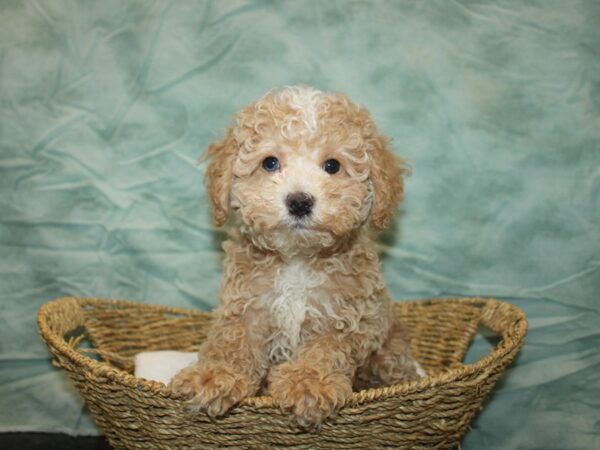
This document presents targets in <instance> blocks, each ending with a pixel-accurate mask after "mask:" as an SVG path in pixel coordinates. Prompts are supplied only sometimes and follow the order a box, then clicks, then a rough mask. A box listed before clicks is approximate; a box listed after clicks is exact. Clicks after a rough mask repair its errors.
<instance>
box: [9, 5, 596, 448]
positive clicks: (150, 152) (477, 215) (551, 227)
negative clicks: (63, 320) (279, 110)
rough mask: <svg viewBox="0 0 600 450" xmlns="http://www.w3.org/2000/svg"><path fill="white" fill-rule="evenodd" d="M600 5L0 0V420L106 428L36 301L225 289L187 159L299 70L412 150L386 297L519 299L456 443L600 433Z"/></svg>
mask: <svg viewBox="0 0 600 450" xmlns="http://www.w3.org/2000/svg"><path fill="white" fill-rule="evenodd" d="M599 24H600V2H598V1H595V0H588V1H586V0H581V1H577V0H573V1H564V0H556V1H551V0H548V1H526V2H525V1H517V0H498V1H466V0H453V1H447V0H439V1H428V0H423V1H409V0H406V1H368V0H367V1H366V0H360V1H358V0H356V1H341V0H340V1H334V0H328V1H319V0H300V1H278V0H273V1H266V0H265V1H258V0H257V1H187V2H186V1H172V2H167V1H146V0H143V1H142V0H139V1H116V0H114V1H113V0H110V1H96V2H94V1H77V0H52V1H40V0H3V1H2V2H0V431H15V430H35V431H62V432H67V433H71V434H97V433H98V432H99V431H98V430H97V428H95V426H94V424H93V422H92V421H91V419H90V418H89V415H88V414H87V412H86V410H85V407H84V405H83V402H82V400H81V398H80V397H79V396H78V395H77V393H76V392H75V391H74V389H73V388H72V387H71V384H70V382H69V381H68V379H67V378H66V376H65V375H64V374H63V373H62V372H60V371H58V370H56V369H54V368H52V367H51V365H50V358H49V354H48V352H47V350H46V348H45V347H44V345H43V344H42V343H41V341H40V339H39V337H38V334H37V330H36V323H35V315H36V312H37V310H38V308H39V306H40V305H41V304H42V303H44V302H47V301H49V300H51V299H53V298H55V297H58V296H65V295H71V296H95V297H110V298H125V299H135V300H140V301H144V302H147V303H156V304H166V305H174V306H179V307H190V308H200V309H207V310H208V309H211V308H213V307H214V306H215V305H216V303H217V293H218V288H219V284H220V277H221V256H222V252H221V249H220V247H219V242H220V236H219V234H218V233H219V231H218V230H215V229H214V228H213V226H212V223H211V218H210V210H209V206H208V202H207V198H206V193H205V190H204V187H203V184H202V177H203V172H204V170H205V166H204V165H202V164H198V163H197V159H198V157H199V156H200V154H201V153H202V151H203V150H204V149H205V148H206V147H207V145H208V144H209V143H210V142H211V141H213V140H214V139H217V138H218V137H220V136H222V134H223V131H224V129H225V128H226V127H227V126H228V125H229V123H230V120H231V117H232V115H233V114H234V113H235V112H236V111H237V110H239V109H240V108H241V107H242V106H244V105H245V104H247V103H248V102H250V101H252V100H254V99H256V98H258V97H259V96H261V95H262V94H264V93H265V92H266V91H268V90H269V89H271V88H273V87H276V86H283V85H290V84H298V83H304V84H309V85H314V86H316V87H318V88H321V89H323V90H333V91H340V92H344V93H346V94H348V95H349V96H350V98H352V99H353V100H355V101H356V102H357V103H360V104H363V105H365V106H367V107H368V108H369V109H370V111H371V112H372V115H373V116H374V118H375V120H376V122H377V123H378V125H379V127H380V129H381V131H382V132H383V133H385V134H387V135H389V136H390V137H392V138H393V140H394V150H395V151H396V152H397V154H398V155H401V156H402V157H404V158H405V159H406V160H407V161H408V162H409V164H410V165H411V167H412V176H411V177H410V178H408V179H407V180H406V201H405V202H404V204H403V205H402V207H401V209H400V211H399V214H398V216H397V219H396V221H395V224H394V227H393V229H392V230H389V231H388V232H386V233H384V234H383V235H382V236H381V239H380V244H381V249H382V253H383V254H382V264H383V270H384V274H385V278H386V280H387V283H388V285H389V289H390V291H391V292H392V294H393V296H394V298H396V299H403V298H425V297H438V296H495V297H498V298H501V299H504V300H506V301H510V302H512V303H515V304H517V305H519V306H520V307H522V308H523V309H524V311H525V312H526V314H527V315H528V317H529V319H530V333H529V335H528V337H527V341H526V345H525V347H524V349H523V351H522V352H521V354H520V356H519V358H518V360H517V361H516V363H515V364H514V366H513V367H512V368H511V370H509V371H508V372H507V373H506V376H505V377H504V378H503V379H502V381H501V382H500V383H499V385H498V387H497V389H496V391H495V392H494V394H493V395H492V397H491V398H490V399H489V401H488V402H487V403H486V405H485V409H484V410H483V411H482V413H481V414H480V415H479V416H478V418H477V420H476V421H475V422H474V424H473V428H472V430H471V431H470V432H469V433H468V434H467V435H466V437H465V439H464V448H466V449H546V450H551V449H597V448H600V437H599V436H600V421H599V418H600V351H599V347H600V333H599V328H600V314H599V313H600V300H599V292H600V26H599ZM477 346H479V347H481V348H484V347H482V346H483V342H478V343H477V344H476V349H477Z"/></svg>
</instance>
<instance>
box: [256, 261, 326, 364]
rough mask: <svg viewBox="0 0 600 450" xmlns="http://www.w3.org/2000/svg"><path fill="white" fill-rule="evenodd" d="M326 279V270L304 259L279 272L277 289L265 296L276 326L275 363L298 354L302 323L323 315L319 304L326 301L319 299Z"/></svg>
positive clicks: (272, 347) (271, 353)
mask: <svg viewBox="0 0 600 450" xmlns="http://www.w3.org/2000/svg"><path fill="white" fill-rule="evenodd" d="M326 281H327V275H326V274H325V273H322V272H318V271H315V270H313V269H311V268H310V267H308V266H306V265H305V264H304V263H302V262H301V261H292V262H290V263H289V264H287V265H286V266H283V267H282V268H281V269H280V270H278V271H277V273H276V276H275V279H274V280H273V290H272V292H270V293H268V294H267V295H266V298H265V301H266V302H267V303H268V308H269V310H270V313H271V320H272V321H273V325H274V331H273V334H272V336H271V345H270V351H269V357H270V359H271V360H272V361H273V362H281V361H285V360H288V359H290V358H292V357H293V356H294V355H295V354H296V350H297V348H298V345H299V344H300V343H301V340H302V336H301V334H302V324H303V323H304V321H305V320H306V319H307V317H309V316H310V317H311V318H313V319H318V316H320V315H321V313H320V311H319V309H317V308H316V307H315V304H316V303H317V302H320V301H326V299H319V296H323V294H322V292H323V289H322V286H323V285H324V284H325V282H326Z"/></svg>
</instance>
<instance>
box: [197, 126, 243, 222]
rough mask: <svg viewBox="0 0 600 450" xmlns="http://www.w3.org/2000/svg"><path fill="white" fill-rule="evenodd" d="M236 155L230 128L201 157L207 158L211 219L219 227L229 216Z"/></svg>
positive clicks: (207, 185)
mask: <svg viewBox="0 0 600 450" xmlns="http://www.w3.org/2000/svg"><path fill="white" fill-rule="evenodd" d="M236 155H237V146H236V145H235V141H234V139H233V137H232V133H231V130H230V129H229V130H227V134H226V136H225V137H224V138H223V139H220V140H218V141H216V142H213V143H212V144H210V145H209V146H208V149H207V150H206V152H205V154H204V155H203V158H202V159H208V160H209V163H208V168H207V170H206V176H205V181H206V187H207V188H208V195H209V196H210V202H211V205H212V212H213V220H214V223H215V225H216V226H218V227H220V226H223V225H224V224H225V222H227V218H228V217H229V195H230V191H231V183H232V182H233V163H234V161H235V158H236Z"/></svg>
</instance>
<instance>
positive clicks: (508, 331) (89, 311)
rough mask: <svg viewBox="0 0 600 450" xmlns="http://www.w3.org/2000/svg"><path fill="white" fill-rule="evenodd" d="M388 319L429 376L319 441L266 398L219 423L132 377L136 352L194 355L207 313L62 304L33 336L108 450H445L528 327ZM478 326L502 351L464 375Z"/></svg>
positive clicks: (486, 315)
mask: <svg viewBox="0 0 600 450" xmlns="http://www.w3.org/2000/svg"><path fill="white" fill-rule="evenodd" d="M395 311H396V314H397V315H398V317H399V318H400V320H401V322H402V323H403V324H404V328H405V330H407V333H408V334H409V336H410V338H411V348H412V351H413V354H414V356H415V357H416V359H417V360H418V361H419V362H420V363H421V365H422V366H423V368H424V369H425V371H426V372H427V374H428V376H427V377H425V378H424V379H422V380H419V381H415V382H410V383H403V384H398V385H394V386H390V387H383V388H378V389H369V390H365V391H360V392H355V393H354V394H353V395H352V397H351V398H350V401H349V403H348V404H347V405H346V406H345V407H344V408H343V409H342V410H341V411H340V412H339V414H338V415H337V416H336V417H335V418H332V419H330V420H328V421H327V422H326V423H325V424H324V425H323V428H322V429H321V430H320V431H319V432H307V431H302V430H300V429H298V428H295V427H293V426H292V425H290V421H289V417H288V416H287V415H286V414H284V413H282V412H281V411H280V410H279V409H278V407H277V405H275V404H274V403H273V401H272V399H271V398H270V397H252V398H248V399H246V400H244V401H243V402H242V404H241V405H239V406H238V407H236V408H234V409H233V410H232V411H231V412H230V413H229V414H228V415H226V416H225V417H223V418H222V419H219V420H216V421H211V420H210V419H209V418H208V416H206V415H204V414H196V415H191V414H189V413H186V412H185V410H184V403H185V400H184V399H183V398H181V397H179V396H177V395H175V394H173V393H172V392H171V391H170V390H169V389H168V388H167V387H166V386H164V385H163V384H162V383H158V382H154V381H148V380H144V379H139V378H135V377H134V376H133V375H132V374H131V373H132V371H133V357H134V355H135V354H136V353H139V352H141V351H153V350H182V351H193V350H195V349H197V348H198V345H199V344H200V342H201V341H202V340H203V339H204V337H205V332H206V329H207V326H208V325H209V324H210V321H211V315H210V313H206V312H199V311H189V310H182V309H176V308H170V307H162V306H153V305H144V304H140V303H133V302H125V301H114V300H99V299H83V298H61V299H57V300H54V301H52V302H50V303H47V304H45V305H43V306H42V307H41V308H40V311H39V314H38V325H39V329H40V333H41V336H42V339H43V340H44V341H45V342H46V344H47V345H48V348H49V349H50V352H51V353H52V356H53V361H54V363H55V365H57V366H58V367H61V368H63V369H65V370H66V371H67V373H68V375H69V377H70V378H71V380H72V381H73V382H74V383H75V385H76V387H77V389H78V390H79V391H80V393H81V395H82V396H83V397H84V398H85V400H86V402H87V404H88V406H89V409H90V411H91V413H92V416H93V417H94V420H95V421H96V423H97V425H98V426H99V427H100V428H101V429H102V430H103V432H104V433H105V435H106V437H107V438H108V440H109V442H110V443H111V445H112V446H114V447H115V448H131V449H134V448H139V449H149V448H177V449H179V448H182V449H183V448H190V449H191V448H195V449H207V448H223V447H231V448H260V449H266V448H282V447H285V448H306V449H320V448H323V449H324V448H333V449H352V448H368V449H376V448H411V449H425V448H427V449H431V448H452V447H454V446H456V445H457V444H458V443H459V442H460V438H461V437H462V435H463V434H464V432H465V431H466V429H467V427H468V425H469V423H470V421H471V420H472V418H473V416H474V415H475V414H476V413H477V411H478V410H479V409H480V408H481V405H482V402H483V400H484V398H485V396H486V395H487V394H488V393H489V391H490V390H491V389H492V388H493V386H494V385H495V383H496V381H497V379H498V378H499V377H500V375H501V374H502V372H503V371H504V369H505V368H506V366H507V365H508V364H510V362H511V361H512V360H513V358H514V357H515V355H516V354H517V352H518V351H519V348H520V347H521V345H522V344H523V338H524V336H525V334H526V333H527V320H526V318H525V316H524V314H523V312H522V311H521V310H520V309H519V308H517V307H516V306H513V305H510V304H508V303H503V302H500V301H498V300H493V299H478V298H475V299H440V300H423V301H407V302H402V303H398V304H396V306H395ZM480 326H483V327H486V328H489V329H491V330H492V331H494V332H495V333H497V334H498V335H499V336H500V341H499V343H498V345H497V346H496V347H495V348H494V349H493V350H492V351H491V353H490V354H488V355H487V356H485V357H483V358H482V359H480V360H479V361H477V362H476V363H475V364H466V365H465V364H463V363H462V361H463V359H464V356H465V354H466V352H467V349H468V347H469V345H470V343H471V341H472V340H473V338H474V336H475V333H476V332H477V329H478V327H480ZM86 343H88V344H89V343H91V348H90V347H89V345H88V347H86V345H84V344H86Z"/></svg>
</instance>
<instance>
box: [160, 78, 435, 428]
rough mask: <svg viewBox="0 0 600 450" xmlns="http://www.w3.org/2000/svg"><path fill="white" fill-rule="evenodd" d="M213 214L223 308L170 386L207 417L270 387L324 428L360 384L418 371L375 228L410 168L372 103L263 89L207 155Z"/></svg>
mask: <svg viewBox="0 0 600 450" xmlns="http://www.w3.org/2000/svg"><path fill="white" fill-rule="evenodd" d="M207 156H208V159H209V161H210V162H209V165H208V169H207V173H206V181H207V186H208V191H209V194H210V201H211V203H212V211H213V215H214V221H215V224H216V225H217V226H222V225H224V224H225V223H226V221H227V220H228V219H229V218H230V216H231V219H232V222H233V225H234V227H233V229H234V230H235V232H234V233H233V234H232V238H231V239H230V240H228V241H226V242H225V243H224V244H223V248H224V251H225V263H224V265H225V268H224V279H223V284H222V288H221V294H220V302H221V303H220V307H219V308H218V309H217V310H216V312H215V317H214V321H213V324H212V327H211V329H210V332H209V334H208V336H207V338H206V340H205V341H204V342H203V344H202V345H201V348H200V351H199V360H198V363H197V364H195V365H193V366H191V367H188V368H186V369H184V370H182V371H181V372H180V373H179V374H177V375H176V376H175V378H174V379H173V381H172V383H171V387H172V389H173V390H174V391H175V392H178V393H183V394H186V395H188V396H189V397H190V399H191V400H190V406H191V408H192V409H195V410H202V411H205V412H206V413H207V414H208V415H209V416H211V417H217V416H221V415H223V414H225V413H226V412H227V411H228V410H229V409H230V408H231V407H232V406H234V405H235V404H236V403H238V402H239V401H240V400H242V399H244V398H245V397H248V396H252V395H256V394H257V393H259V391H260V392H262V393H265V394H268V395H271V396H272V397H273V398H274V399H275V401H276V402H277V403H278V404H279V405H280V406H281V407H282V408H283V409H284V410H286V411H289V412H291V413H292V417H294V418H295V420H296V422H297V423H298V424H299V425H300V426H302V427H308V428H312V427H319V426H320V424H321V423H322V422H323V420H324V419H326V418H327V417H329V416H331V415H332V414H334V413H335V411H336V410H337V409H339V408H340V407H341V406H343V405H344V404H345V403H346V401H347V400H348V398H349V397H350V395H351V394H352V390H353V388H354V389H362V388H367V387H372V386H378V385H389V384H394V383H398V382H401V381H407V380H414V379H417V378H419V377H420V376H421V375H423V372H422V369H421V368H420V366H419V365H418V363H417V362H416V361H415V360H414V359H413V358H412V357H411V355H410V351H409V347H408V344H407V342H406V341H405V339H404V338H403V336H402V330H401V328H400V326H399V324H398V323H397V321H396V320H395V318H394V313H393V311H392V301H391V300H390V296H389V294H388V292H387V290H386V287H385V283H384V280H383V277H382V275H381V272H380V269H379V260H378V256H377V252H376V250H375V246H374V242H373V238H372V234H373V233H372V231H373V230H375V231H377V230H381V229H384V228H385V227H386V226H387V225H388V223H389V222H390V219H391V218H392V215H393V214H394V209H395V208H396V206H397V204H398V203H399V202H400V200H401V199H402V195H403V184H402V177H403V175H404V174H405V173H406V169H405V167H404V166H403V164H402V161H400V160H399V159H398V158H396V157H395V156H394V154H393V153H392V152H391V150H390V142H389V139H387V138H386V137H384V136H382V135H381V134H380V133H379V132H378V130H377V128H376V126H375V124H374V123H373V120H372V119H371V117H370V115H369V113H368V111H367V110H366V109H365V108H363V107H360V106H357V105H355V104H353V103H352V102H351V101H350V100H349V99H348V98H347V97H345V96H344V95H340V94H331V93H324V92H321V91H319V90H316V89H313V88H310V87H304V86H299V87H286V88H283V89H280V90H277V91H272V92H269V93H267V94H266V95H265V96H264V97H262V98H261V99H260V100H258V101H256V102H255V103H252V104H250V105H249V106H247V107H245V108H244V109H242V110H241V111H240V112H239V113H238V114H237V115H236V118H235V121H234V124H233V126H232V127H231V128H229V129H228V130H227V132H226V135H225V137H224V138H223V139H221V140H219V141H217V142H215V143H213V144H211V145H210V146H209V148H208V151H207Z"/></svg>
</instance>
